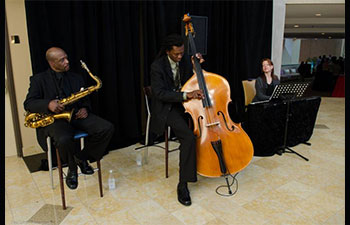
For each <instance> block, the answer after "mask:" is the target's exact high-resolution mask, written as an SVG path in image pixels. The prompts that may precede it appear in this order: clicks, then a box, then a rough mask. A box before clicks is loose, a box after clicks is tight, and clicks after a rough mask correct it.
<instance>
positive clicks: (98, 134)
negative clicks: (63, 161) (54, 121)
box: [72, 113, 114, 161]
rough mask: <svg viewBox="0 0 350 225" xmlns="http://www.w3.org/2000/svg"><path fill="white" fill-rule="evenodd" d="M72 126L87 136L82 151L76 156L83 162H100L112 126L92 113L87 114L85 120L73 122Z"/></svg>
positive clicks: (110, 136) (111, 132)
mask: <svg viewBox="0 0 350 225" xmlns="http://www.w3.org/2000/svg"><path fill="white" fill-rule="evenodd" d="M72 125H73V126H74V127H76V129H79V130H81V131H84V132H87V133H88V134H89V136H88V137H86V141H85V147H84V149H83V150H82V151H81V152H80V153H78V154H77V156H78V157H79V158H80V159H83V160H87V159H89V160H90V161H97V160H100V159H101V158H102V157H103V155H104V153H106V148H107V146H108V144H109V141H110V140H111V138H112V136H113V133H114V125H113V124H112V123H110V122H109V121H107V120H105V119H103V118H101V117H99V116H96V115H95V114H93V113H89V115H88V117H87V118H85V119H78V120H73V121H72Z"/></svg>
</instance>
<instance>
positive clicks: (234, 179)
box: [215, 173, 238, 197]
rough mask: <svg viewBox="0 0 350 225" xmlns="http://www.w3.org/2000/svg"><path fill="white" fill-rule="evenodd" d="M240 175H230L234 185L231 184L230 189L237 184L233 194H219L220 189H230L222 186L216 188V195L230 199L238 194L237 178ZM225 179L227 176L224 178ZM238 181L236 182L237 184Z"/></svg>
mask: <svg viewBox="0 0 350 225" xmlns="http://www.w3.org/2000/svg"><path fill="white" fill-rule="evenodd" d="M237 175H238V173H236V174H235V175H234V176H232V175H231V174H228V176H229V177H232V183H231V184H229V187H231V186H232V185H233V184H234V183H236V189H235V191H234V192H232V193H231V194H222V193H220V192H219V189H220V188H226V189H228V187H227V185H220V186H218V187H217V188H216V190H215V192H216V194H218V195H220V196H224V197H229V196H232V195H234V194H236V192H237V191H238V180H237V179H236V176H237ZM224 177H225V176H224ZM235 181H236V182H235Z"/></svg>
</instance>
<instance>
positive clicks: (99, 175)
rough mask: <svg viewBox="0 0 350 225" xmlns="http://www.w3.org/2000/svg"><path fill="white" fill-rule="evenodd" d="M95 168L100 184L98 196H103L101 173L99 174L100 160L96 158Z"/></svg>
mask: <svg viewBox="0 0 350 225" xmlns="http://www.w3.org/2000/svg"><path fill="white" fill-rule="evenodd" d="M96 163H97V168H98V183H99V186H100V196H101V198H102V197H103V189H102V175H101V163H100V160H98V161H97V162H96Z"/></svg>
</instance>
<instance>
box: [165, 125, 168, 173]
mask: <svg viewBox="0 0 350 225" xmlns="http://www.w3.org/2000/svg"><path fill="white" fill-rule="evenodd" d="M164 136H165V142H164V144H165V178H168V177H169V175H168V159H169V141H168V140H169V137H168V129H166V130H165V134H164Z"/></svg>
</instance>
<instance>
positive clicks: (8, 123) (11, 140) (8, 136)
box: [5, 65, 17, 156]
mask: <svg viewBox="0 0 350 225" xmlns="http://www.w3.org/2000/svg"><path fill="white" fill-rule="evenodd" d="M5 67H6V65H5ZM5 130H6V132H5V156H14V155H17V151H16V142H15V132H14V129H13V123H12V114H11V105H10V96H9V92H8V89H7V74H6V69H5Z"/></svg>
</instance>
